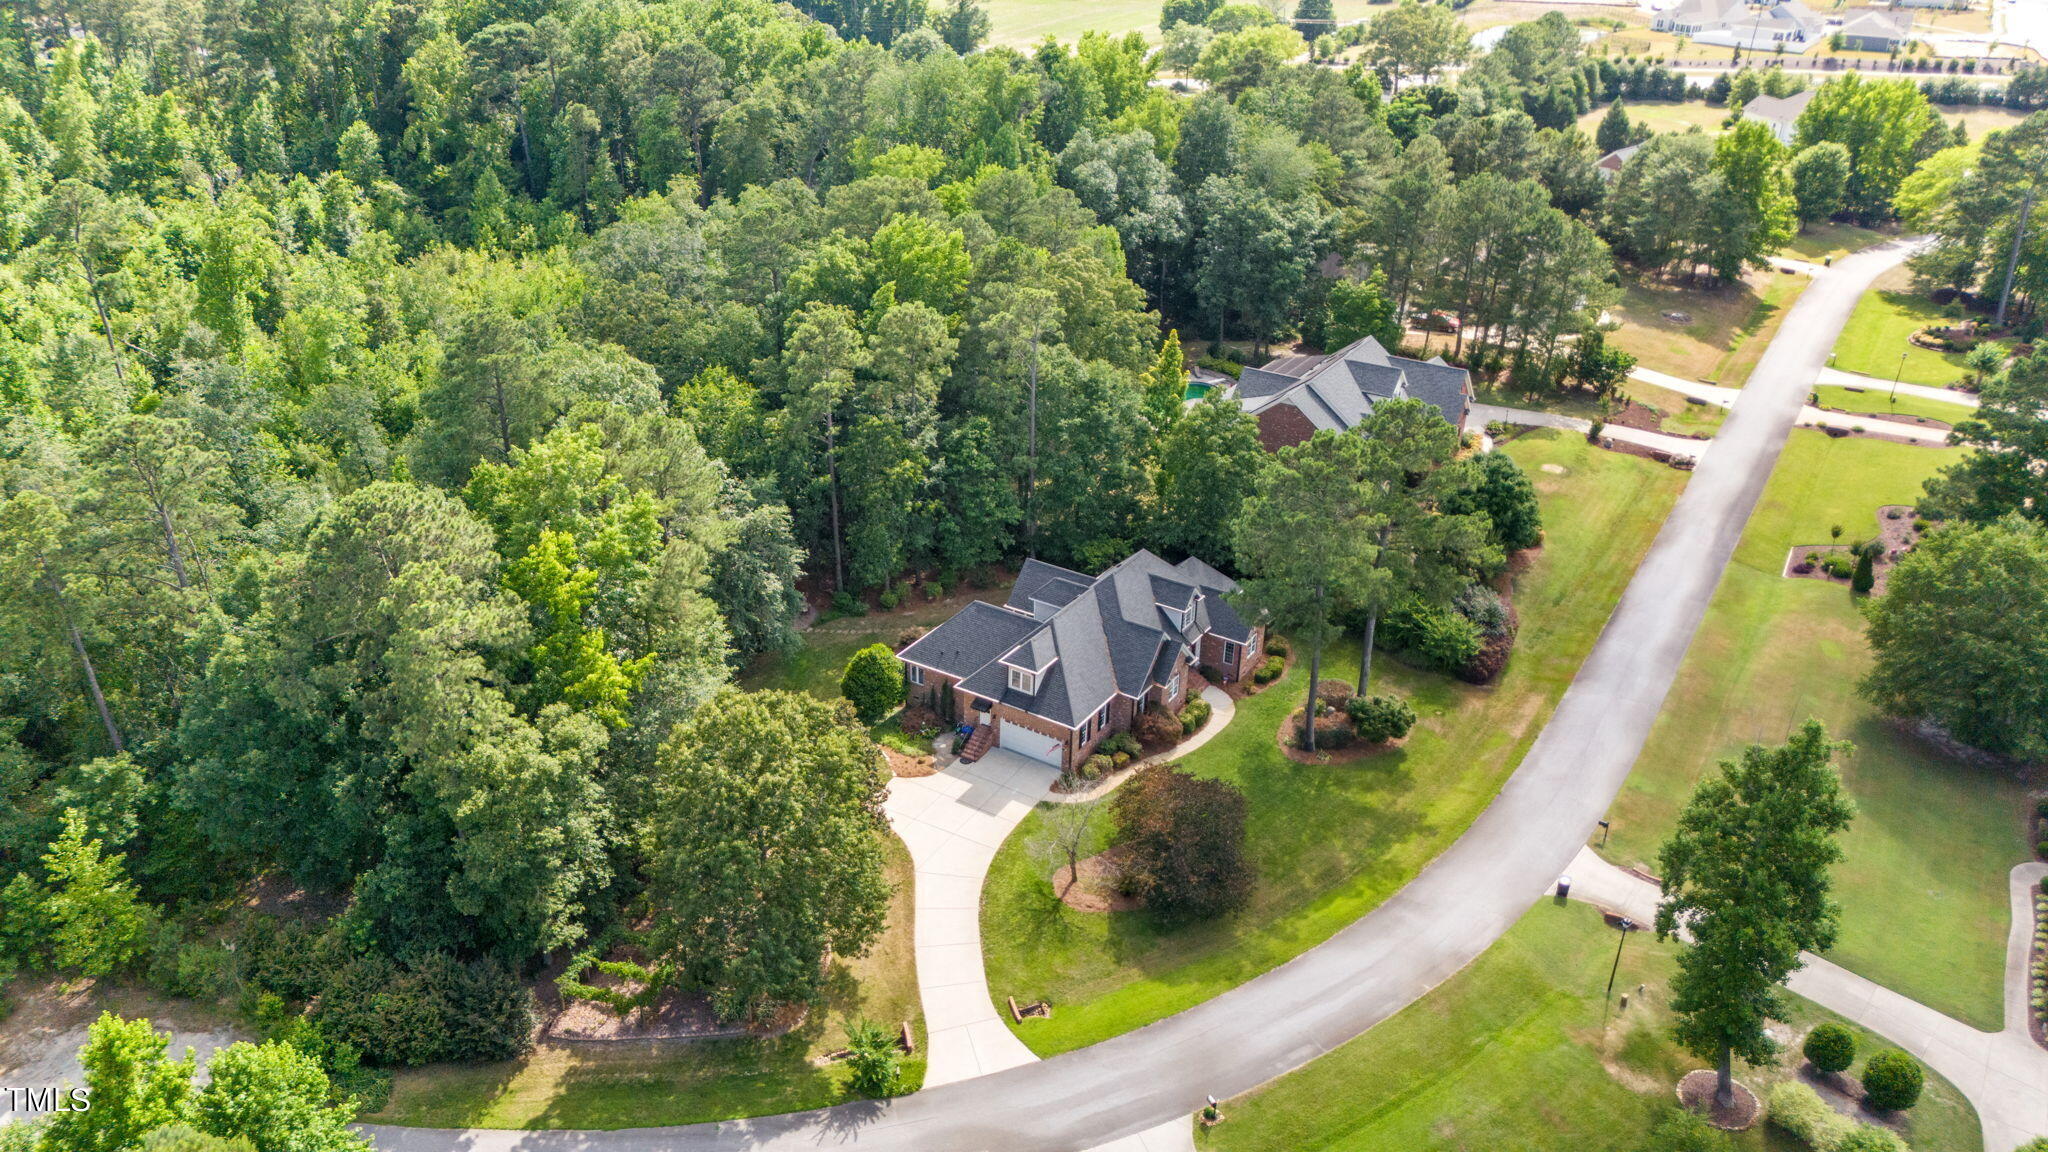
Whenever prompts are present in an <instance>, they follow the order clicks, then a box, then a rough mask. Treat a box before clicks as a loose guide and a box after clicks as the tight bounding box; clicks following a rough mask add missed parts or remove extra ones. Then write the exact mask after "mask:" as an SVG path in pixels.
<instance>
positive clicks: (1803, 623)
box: [1607, 430, 2026, 1030]
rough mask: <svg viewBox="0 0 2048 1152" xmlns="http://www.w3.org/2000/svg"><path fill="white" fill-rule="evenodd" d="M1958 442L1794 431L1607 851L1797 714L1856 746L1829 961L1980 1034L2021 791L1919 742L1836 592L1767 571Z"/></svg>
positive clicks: (1862, 515)
mask: <svg viewBox="0 0 2048 1152" xmlns="http://www.w3.org/2000/svg"><path fill="white" fill-rule="evenodd" d="M1960 451H1961V449H1946V448H1944V449H1933V448H1924V447H1918V446H1914V445H1906V444H1894V443H1886V442H1883V441H1875V440H1864V439H1840V440H1835V439H1830V438H1828V437H1827V436H1825V435H1823V434H1821V433H1819V432H1815V431H1811V430H1795V431H1794V432H1793V433H1792V439H1791V442H1790V444H1789V445H1788V446H1787V447H1786V450H1785V455H1784V457H1783V459H1782V460H1781V461H1780V463H1779V464H1778V468H1777V471H1776V472H1775V473H1773V475H1772V477H1771V482H1770V486H1769V488H1768V489H1766V491H1765V493H1764V497H1763V501H1762V503H1761V504H1760V505H1759V506H1758V508H1757V511H1756V514H1755V515H1754V517H1752V518H1751V520H1750V523H1749V526H1748V529H1747V530H1746V531H1745V533H1744V535H1743V538H1742V542H1741V544H1740V546H1739V547H1738V548H1737V550H1736V553H1735V560H1734V563H1732V564H1731V565H1730V566H1729V568H1728V571H1727V573H1726V574H1725V575H1724V576H1723V577H1722V580H1721V585H1720V588H1719V589H1718V590H1717V591H1716V593H1715V596H1714V601H1713V604H1712V606H1711V607H1710V608H1709V610H1708V613H1707V617H1706V620H1705V621H1704V623H1703V624H1702V625H1701V629H1700V633H1699V635H1698V636H1697V637H1696V638H1695V639H1694V641H1693V644H1692V648H1691V650H1690V652H1688V653H1687V656H1686V661H1685V664H1684V666H1683V667H1682V668H1681V670H1680V672H1679V678H1678V681H1677V683H1676V684H1674V685H1673V687H1672V690H1671V694H1670V696H1669V698H1668V701H1667V703H1666V705H1665V708H1664V713H1663V715H1662V716H1661V717H1659V719H1658V722H1657V727H1656V729H1655V730H1654V731H1653V732H1652V734H1651V737H1650V742H1649V744H1648V746H1647V747H1646V748H1645V749H1644V751H1643V755H1642V758H1641V759H1640V760H1638V761H1637V762H1636V769H1635V773H1634V774H1633V775H1632V776H1630V777H1629V781H1628V784H1627V785H1626V786H1625V787H1624V788H1623V790H1622V793H1621V795H1620V797H1619V798H1618V799H1617V800H1616V801H1615V806H1614V809H1613V812H1612V820H1613V841H1612V843H1611V844H1610V845H1609V847H1608V849H1607V855H1608V856H1609V857H1610V858H1611V859H1614V860H1616V861H1618V862H1621V863H1624V864H1626V863H1634V862H1648V861H1651V860H1654V859H1655V856H1656V852H1657V846H1658V844H1659V842H1660V841H1661V840H1662V839H1663V837H1664V836H1665V835H1666V833H1667V832H1668V831H1669V830H1670V828H1671V824H1672V821H1673V819H1674V818H1675V816H1676V813H1677V811H1678V809H1679V807H1680V806H1681V805H1682V804H1683V803H1684V802H1685V799H1686V797H1687V796H1688V795H1690V793H1691V791H1692V787H1693V784H1694V782H1695V781H1696V780H1698V779H1699V777H1700V776H1701V775H1702V774H1703V773H1704V772H1705V771H1706V770H1707V769H1708V768H1709V767H1710V766H1711V765H1713V764H1714V763H1715V762H1716V761H1718V760H1720V759H1722V758H1725V757H1728V756H1731V755H1733V754H1735V753H1736V752H1738V751H1739V750H1740V749H1741V747H1742V746H1743V745H1745V744H1748V743H1751V742H1776V741H1780V740H1783V739H1784V738H1785V737H1786V735H1787V734H1789V733H1790V732H1791V730H1792V728H1793V727H1794V726H1796V725H1797V724H1798V723H1800V722H1801V721H1802V720H1805V719H1806V718H1807V717H1809V716H1814V717H1819V718H1820V719H1821V720H1822V721H1823V722H1825V723H1826V724H1827V725H1828V729H1829V731H1830V732H1832V733H1833V734H1835V735H1836V736H1837V737H1840V738H1845V739H1848V740H1852V741H1854V742H1855V744H1856V752H1855V754H1854V755H1852V756H1850V757H1848V758H1846V759H1845V760H1844V761H1843V763H1842V771H1843V777H1844V779H1845V780H1846V781H1847V784H1848V787H1849V790H1850V792H1851V793H1852V794H1853V795H1854V797H1855V799H1856V803H1857V807H1858V815H1857V818H1856V822H1855V824H1854V826H1853V827H1852V828H1851V829H1850V831H1849V833H1848V835H1847V836H1846V838H1845V840H1844V848H1845V849H1846V851H1847V854H1848V855H1847V859H1846V860H1845V861H1844V862H1843V863H1842V865H1841V866H1840V867H1838V868H1837V869H1836V871H1835V887H1836V892H1837V895H1838V896H1839V898H1840V899H1841V902H1842V906H1843V916H1842V930H1841V938H1840V941H1839V943H1838V944H1837V945H1836V948H1835V950H1834V952H1833V953H1831V954H1830V955H1831V958H1832V959H1834V960H1836V961H1837V962H1839V963H1841V964H1843V965H1844V966H1846V967H1848V968H1851V969H1854V970H1855V971H1857V972H1859V973H1861V974H1863V975H1864V976H1867V977H1869V978H1871V979H1873V980H1876V981H1877V982H1878V983H1880V984H1884V985H1886V986H1887V987H1890V988H1893V989H1895V990H1897V991H1899V992H1902V993H1904V994H1905V995H1908V996H1911V997H1913V998H1914V999H1916V1000H1919V1001H1920V1002H1922V1003H1924V1004H1927V1005H1929V1006H1930V1007H1933V1008H1935V1009H1937V1010H1939V1011H1941V1012H1945V1013H1947V1014H1949V1015H1951V1016H1954V1017H1956V1018H1957V1019H1959V1020H1964V1021H1967V1022H1968V1023H1970V1024H1972V1025H1975V1026H1976V1027H1979V1028H1985V1029H1992V1030H1996V1029H1997V1028H1998V1027H2000V1025H2001V1017H2002V1011H2003V1009H2002V1004H2001V1000H2000V993H1999V986H2000V985H1999V982H2000V978H2001V973H2002V971H2003V965H2004V958H2005V934H2006V895H2005V886H2006V882H2005V876H2006V871H2007V870H2008V869H2009V868H2010V867H2011V866H2012V865H2014V864H2016V863H2018V862H2019V861H2021V860H2023V859H2025V858H2026V846H2025V844H2024V843H2023V840H2022V836H2021V827H2020V820H2019V817H2018V808H2019V805H2020V803H2021V796H2020V790H2019V787H2018V786H2017V785H2016V784H2015V783H2014V782H2013V781H2011V780H2010V779H2008V778H2006V777H2004V776H2001V775H1999V774H1997V773H1994V772H1991V771H1988V770H1984V769H1979V768H1975V767H1972V766H1969V765H1966V764H1961V763H1957V762H1954V761H1951V760H1948V759H1945V758H1942V757H1940V756H1937V755H1935V754H1933V753H1931V752H1929V751H1928V750H1927V749H1926V748H1925V747H1924V746H1922V745H1921V744H1919V743H1917V742H1915V741H1912V740H1911V739H1909V738H1906V737H1904V736H1902V735H1900V734H1898V733H1897V732H1896V731H1895V730H1894V729H1893V728H1892V727H1891V726H1890V725H1889V724H1887V723H1886V722H1885V721H1884V720H1883V719H1882V718H1881V717H1880V716H1879V715H1878V714H1877V713H1876V712H1875V710H1873V709H1872V708H1871V707H1870V706H1868V705H1867V704H1865V703H1863V702H1862V700H1861V699H1859V698H1858V697H1857V695H1856V693H1855V683H1856V680H1857V678H1858V677H1860V676H1861V675H1862V674H1863V672H1864V670H1865V669H1866V668H1867V667H1868V664H1869V654H1868V650H1867V648H1866V647H1865V645H1864V642H1863V620H1862V616H1861V614H1860V613H1859V611H1858V610H1857V608H1856V606H1855V604H1854V603H1853V602H1852V601H1851V599H1850V597H1849V594H1848V592H1847V590H1846V589H1844V588H1842V587H1841V586H1839V585H1833V584H1824V583H1821V582H1818V581H1812V580H1797V579H1785V578H1783V577H1781V576H1780V575H1779V573H1780V572H1781V571H1782V564H1783V562H1784V559H1785V554H1786V552H1787V551H1788V550H1789V549H1790V548H1792V547H1793V546H1795V545H1804V544H1824V543H1827V542H1828V539H1829V535H1828V530H1829V528H1830V526H1832V525H1834V524H1840V525H1842V526H1843V528H1844V529H1845V531H1844V533H1843V540H1844V541H1853V540H1856V539H1858V538H1860V537H1864V536H1868V535H1870V534H1871V533H1873V532H1875V531H1876V523H1877V522H1876V510H1877V508H1878V506H1879V505H1882V504H1910V503H1912V502H1914V501H1915V500H1917V499H1918V498H1919V492H1920V486H1921V483H1922V482H1923V481H1924V480H1925V478H1926V477H1927V476H1928V475H1930V474H1931V473H1933V471H1934V470H1935V469H1936V468H1938V467H1940V466H1942V465H1943V464H1945V463H1947V462H1949V461H1951V460H1953V459H1955V458H1956V454H1957V453H1958V452H1960Z"/></svg>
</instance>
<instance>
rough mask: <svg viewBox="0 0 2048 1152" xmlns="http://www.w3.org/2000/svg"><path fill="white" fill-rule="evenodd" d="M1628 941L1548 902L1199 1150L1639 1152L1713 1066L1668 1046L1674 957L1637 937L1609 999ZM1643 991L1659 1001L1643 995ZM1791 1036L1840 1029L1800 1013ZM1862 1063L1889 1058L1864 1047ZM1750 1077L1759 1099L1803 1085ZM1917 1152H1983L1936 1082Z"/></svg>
mask: <svg viewBox="0 0 2048 1152" xmlns="http://www.w3.org/2000/svg"><path fill="white" fill-rule="evenodd" d="M1615 943H1616V935H1615V932H1614V930H1613V929H1611V928H1608V927H1607V926H1606V925H1605V924H1603V923H1601V920H1600V917H1599V915H1598V913H1596V912H1595V911H1594V910H1593V909H1591V908H1588V907H1586V906H1585V905H1582V904H1570V905H1562V906H1561V905H1559V904H1557V903H1556V902H1555V901H1551V900H1544V901H1542V902H1541V903H1539V904H1537V905H1536V907H1534V908H1532V909H1531V910H1530V911H1529V912H1528V913H1527V914H1525V915H1524V916H1523V917H1522V919H1521V920H1520V921H1518V922H1517V923H1516V924H1515V926H1514V927H1513V928H1512V929H1510V930H1509V931H1508V934H1507V935H1506V936H1503V937H1502V938H1501V939H1500V941H1499V942H1498V943H1496V944H1494V946H1493V947H1492V948H1490V949H1488V950H1487V951H1486V953H1485V954H1484V955H1482V956H1481V957H1480V958H1479V959H1478V960H1476V961H1474V962H1473V964H1472V966H1471V967H1469V968H1467V969H1465V970H1464V971H1462V972H1460V973H1458V974H1457V975H1456V976H1454V977H1452V978H1451V979H1450V980H1449V981H1447V982H1445V983H1444V984H1443V985H1441V986H1440V987H1438V988H1436V989H1435V990H1434V991H1432V992H1430V994H1429V995H1427V996H1425V997H1423V998H1422V999H1421V1000H1419V1001H1417V1002H1416V1003H1414V1004H1411V1005H1409V1006H1408V1007H1407V1008H1406V1009H1404V1010H1403V1011H1401V1012H1400V1013H1399V1014H1398V1015H1396V1016H1394V1017H1393V1018H1392V1019H1390V1020H1387V1021H1386V1022H1385V1023H1382V1024H1381V1025H1379V1026H1378V1027H1377V1028H1374V1029H1372V1030H1371V1031H1370V1032H1367V1033H1366V1034H1365V1035H1363V1036H1360V1037H1358V1038H1357V1039H1355V1040H1352V1041H1351V1042H1350V1043H1348V1044H1345V1045H1343V1046H1342V1047H1340V1048H1337V1049H1336V1050H1334V1051H1332V1052H1330V1053H1329V1054H1327V1055H1325V1056H1323V1057H1321V1058H1320V1059H1318V1060H1316V1061H1315V1062H1313V1063H1311V1064H1309V1065H1308V1066H1306V1067H1304V1068H1301V1069H1298V1070H1297V1071H1295V1072H1293V1073H1290V1074H1289V1075H1286V1076H1283V1077H1281V1078H1280V1079H1278V1080H1275V1081H1273V1082H1272V1083H1270V1084H1267V1085H1265V1086H1264V1087H1262V1088H1260V1089H1258V1090H1256V1091H1254V1092H1251V1093H1248V1094H1246V1095H1244V1096H1241V1097H1238V1098H1237V1099H1234V1100H1228V1101H1225V1102H1224V1104H1223V1113H1224V1121H1223V1123H1222V1124H1220V1125H1217V1126H1216V1127H1215V1128H1211V1129H1208V1130H1205V1131H1200V1132H1199V1134H1198V1139H1197V1143H1198V1144H1199V1145H1200V1146H1201V1147H1202V1148H1204V1149H1218V1150H1228V1152H1311V1150H1316V1152H1336V1150H1340V1149H1341V1150H1345V1152H1425V1150H1430V1149H1443V1150H1445V1152H1450V1150H1459V1152H1463V1150H1466V1149H1513V1150H1514V1152H1635V1150H1636V1149H1639V1148H1641V1147H1642V1146H1643V1143H1644V1141H1643V1137H1644V1134H1645V1133H1646V1132H1647V1131H1648V1129H1649V1128H1650V1126H1651V1125H1652V1124H1654V1123H1655V1122H1656V1119H1657V1117H1658V1116H1660V1115H1661V1114H1663V1113H1664V1112H1665V1111H1666V1110H1668V1109H1671V1108H1672V1107H1674V1104H1673V1102H1672V1086H1673V1084H1675V1083H1676V1081H1677V1079H1678V1077H1679V1076H1680V1075H1682V1074H1683V1073H1684V1072H1686V1071H1689V1070H1691V1069H1693V1068H1700V1067H1705V1066H1706V1065H1705V1062H1704V1061H1700V1060H1697V1059H1694V1058H1693V1057H1691V1056H1689V1055H1687V1054H1685V1053H1684V1052H1682V1051H1680V1050H1678V1049H1677V1048H1676V1046H1675V1045H1673V1044H1672V1042H1671V1040H1670V1038H1669V1037H1670V1032H1669V1022H1670V1016H1669V1013H1668V1012H1667V1011H1666V1010H1665V1008H1664V994H1665V989H1666V987H1667V986H1668V982H1669V979H1670V975H1671V970H1672V956H1673V955H1674V951H1675V949H1676V947H1677V946H1676V945H1675V944H1659V943H1657V941H1656V938H1655V937H1654V936H1653V935H1651V934H1649V933H1635V934H1633V935H1631V936H1630V937H1629V939H1628V942H1627V944H1626V945H1624V946H1623V947H1622V957H1621V973H1620V978H1619V979H1618V980H1616V982H1615V986H1616V989H1617V991H1627V992H1629V993H1630V1004H1629V1007H1628V1008H1627V1009H1626V1010H1625V1011H1623V1010H1619V1009H1615V1010H1611V1011H1610V1010H1609V1008H1608V1006H1607V1005H1606V1003H1605V1002H1604V1001H1603V998H1602V995H1603V992H1604V990H1605V989H1606V986H1607V975H1608V971H1609V966H1610V965H1611V964H1612V963H1613V961H1614V953H1615ZM1638 984H1646V985H1648V989H1647V991H1646V992H1644V993H1636V992H1635V988H1636V986H1637V985H1638ZM1792 1002H1793V1005H1794V1012H1793V1015H1794V1017H1795V1019H1794V1021H1793V1025H1794V1031H1793V1032H1792V1033H1790V1034H1789V1035H1802V1034H1803V1033H1804V1032H1805V1031H1806V1030H1807V1029H1808V1028H1810V1027H1811V1026H1812V1025H1813V1024H1815V1023H1818V1022H1820V1021H1821V1020H1825V1019H1833V1017H1832V1016H1831V1015H1830V1014H1829V1013H1826V1012H1824V1011H1822V1010H1821V1009H1820V1008H1818V1007H1816V1006H1814V1005H1812V1004H1810V1003H1808V1002H1807V1001H1805V1000H1801V999H1799V998H1797V997H1793V998H1792ZM1858 1038H1859V1040H1860V1041H1861V1042H1860V1043H1859V1044H1858V1053H1859V1057H1860V1056H1861V1055H1863V1054H1867V1053H1868V1052H1871V1051H1873V1050H1874V1049H1875V1048H1876V1047H1877V1046H1879V1045H1880V1043H1881V1042H1879V1041H1877V1040H1875V1039H1874V1038H1873V1037H1871V1036H1870V1035H1869V1034H1868V1033H1864V1032H1861V1031H1860V1030H1859V1031H1858ZM1797 1060H1798V1056H1797V1053H1796V1052H1795V1053H1794V1054H1793V1055H1792V1056H1791V1058H1790V1060H1789V1061H1788V1062H1787V1063H1786V1064H1783V1065H1780V1066H1778V1067H1776V1068H1763V1069H1755V1068H1744V1067H1741V1066H1739V1065H1738V1070H1737V1075H1738V1076H1739V1078H1740V1079H1741V1080H1742V1081H1743V1082H1744V1083H1746V1084H1748V1085H1750V1086H1751V1087H1752V1088H1753V1089H1757V1090H1767V1086H1768V1084H1770V1083H1771V1082H1773V1081H1775V1080H1777V1079H1781V1078H1783V1077H1785V1076H1788V1075H1790V1074H1791V1073H1792V1071H1793V1068H1792V1064H1793V1063H1795V1062H1796V1061H1797ZM1911 1116H1912V1130H1911V1133H1910V1139H1911V1141H1912V1145H1913V1148H1914V1149H1915V1150H1916V1152H1979V1150H1980V1149H1981V1148H1982V1147H1983V1142H1982V1140H1981V1138H1980V1137H1979V1135H1978V1131H1977V1117H1976V1114H1975V1113H1974V1112H1973V1111H1972V1110H1971V1109H1970V1106H1969V1104H1968V1102H1966V1101H1965V1100H1964V1099H1963V1098H1962V1096H1961V1095H1960V1094H1959V1093H1958V1092H1957V1091H1956V1090H1955V1089H1954V1088H1953V1087H1952V1086H1951V1085H1949V1083H1948V1082H1947V1081H1945V1080H1942V1079H1941V1078H1940V1077H1939V1076H1936V1075H1934V1074H1932V1073H1929V1075H1928V1081H1927V1089H1926V1093H1925V1095H1923V1096H1922V1097H1921V1099H1920V1103H1919V1104H1918V1105H1917V1106H1916V1107H1915V1108H1914V1109H1913V1111H1912V1113H1911ZM1732 1144H1733V1147H1735V1148H1739V1149H1742V1150H1744V1152H1758V1150H1763V1149H1770V1150H1772V1152H1780V1150H1782V1152H1803V1150H1804V1147H1805V1146H1804V1145H1803V1144H1801V1143H1800V1142H1799V1141H1797V1140H1795V1139H1793V1138H1791V1137H1789V1136H1787V1135H1786V1134H1785V1133H1783V1132H1781V1131H1779V1130H1777V1129H1776V1128H1773V1127H1771V1126H1770V1125H1768V1124H1764V1125H1759V1126H1758V1127H1756V1128H1752V1129H1751V1130H1749V1131H1748V1132H1745V1133H1743V1134H1741V1135H1740V1136H1738V1137H1736V1138H1735V1139H1734V1140H1733V1141H1732Z"/></svg>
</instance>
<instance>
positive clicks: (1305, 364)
mask: <svg viewBox="0 0 2048 1152" xmlns="http://www.w3.org/2000/svg"><path fill="white" fill-rule="evenodd" d="M1236 395H1237V402H1238V403H1239V404H1242V405H1243V406H1244V410H1245V411H1247V412H1249V413H1251V414H1252V415H1253V416H1255V417H1257V418H1258V421H1259V443H1260V444H1262V445H1264V446H1265V449H1266V451H1268V452H1277V451H1279V450H1280V449H1282V448H1285V447H1287V446H1289V445H1291V444H1299V443H1301V442H1302V441H1304V440H1306V439H1308V438H1309V437H1311V436H1313V435H1315V434H1316V433H1317V432H1318V431H1321V430H1323V429H1335V430H1336V431H1339V432H1347V431H1350V430H1351V429H1352V428H1355V427H1357V426H1358V424H1359V423H1360V422H1361V421H1363V420H1364V419H1365V418H1366V417H1367V416H1370V415H1372V410H1373V406H1374V405H1375V404H1378V403H1379V402H1381V401H1384V400H1424V401H1427V402H1429V403H1430V404H1434V405H1435V406H1436V408H1437V411H1439V412H1442V413H1443V416H1444V419H1445V420H1447V421H1449V422H1450V424H1451V426H1452V427H1454V428H1456V429H1457V430H1458V431H1460V432H1463V431H1464V430H1465V418H1466V417H1467V416H1469V415H1471V412H1472V376H1471V373H1469V372H1467V371H1465V370H1464V369H1463V368H1456V367H1453V366H1451V365H1449V364H1446V363H1444V360H1443V357H1441V356H1437V357H1432V358H1431V359H1428V360H1415V359H1411V358H1410V357H1407V356H1396V355H1394V354H1393V353H1391V352H1389V351H1387V350H1386V349H1385V348H1384V347H1382V346H1381V345H1380V342H1379V341H1377V340H1375V339H1373V338H1372V337H1370V336H1367V337H1365V338H1364V339H1362V340H1358V341H1355V342H1354V343H1352V344H1350V345H1348V346H1346V347H1343V348H1339V349H1338V350H1337V351H1335V352H1331V353H1329V354H1327V355H1322V356H1305V355H1296V356H1283V357H1281V358H1279V359H1277V360H1274V361H1273V362H1271V363H1269V364H1267V365H1266V366H1265V367H1263V368H1247V369H1245V370H1244V372H1243V373H1242V374H1241V375H1239V376H1238V380H1237V393H1236Z"/></svg>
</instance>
